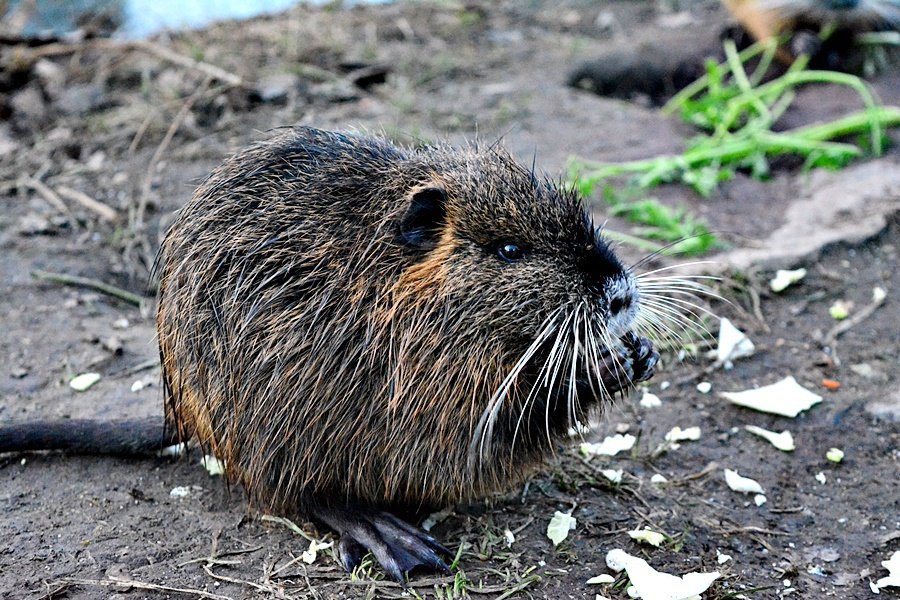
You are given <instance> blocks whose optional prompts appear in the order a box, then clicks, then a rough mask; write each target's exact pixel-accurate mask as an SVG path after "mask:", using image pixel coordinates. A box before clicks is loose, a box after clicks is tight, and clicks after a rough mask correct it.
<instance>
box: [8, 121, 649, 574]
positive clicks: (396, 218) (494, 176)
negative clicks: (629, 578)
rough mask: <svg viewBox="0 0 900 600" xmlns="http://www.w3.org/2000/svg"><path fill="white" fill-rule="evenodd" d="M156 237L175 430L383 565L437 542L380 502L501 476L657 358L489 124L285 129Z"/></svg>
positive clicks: (422, 500)
mask: <svg viewBox="0 0 900 600" xmlns="http://www.w3.org/2000/svg"><path fill="white" fill-rule="evenodd" d="M159 256H160V258H159V261H158V268H159V274H160V288H159V309H158V314H157V330H158V338H159V350H160V359H161V363H162V372H163V381H164V389H165V407H166V410H165V412H166V422H167V423H169V424H170V425H171V427H172V428H173V432H174V437H175V438H177V439H181V440H188V439H192V438H193V439H196V440H197V441H198V442H199V443H200V444H201V445H202V446H203V447H204V448H205V449H206V450H207V451H208V452H210V453H213V454H215V455H216V456H218V457H219V458H220V459H222V460H223V461H224V464H225V467H226V474H227V476H228V477H229V478H230V479H231V480H233V481H238V482H240V483H242V484H243V486H244V488H245V489H246V492H247V494H248V497H249V499H250V502H251V503H252V505H253V506H255V507H256V508H258V509H260V510H263V511H266V512H269V513H273V514H282V515H289V516H300V517H311V518H314V519H316V520H319V521H321V522H324V523H325V524H327V525H328V526H330V527H331V528H333V529H334V530H335V531H337V532H338V533H339V534H340V546H339V548H340V555H341V559H342V562H343V564H344V566H345V568H347V569H348V570H352V569H353V568H354V567H356V566H357V565H358V564H359V562H360V559H361V557H362V555H363V554H364V551H365V550H370V551H372V553H373V554H374V555H375V557H376V559H377V560H378V561H379V562H380V563H381V565H382V566H383V567H384V568H385V570H386V572H387V573H388V574H389V575H390V576H392V577H393V578H394V579H397V580H399V581H401V582H402V581H403V577H404V574H405V573H408V572H409V571H410V570H412V569H414V568H416V567H424V568H427V569H436V570H446V569H447V567H446V564H445V562H444V560H443V559H442V555H444V554H446V552H447V551H446V549H445V548H444V547H443V546H441V544H440V543H438V542H437V541H436V540H435V539H434V538H432V537H431V536H430V535H428V534H426V533H425V532H423V531H419V530H418V529H416V528H414V527H413V526H412V525H409V524H407V523H406V522H405V521H402V520H400V519H399V518H398V517H396V516H395V514H401V515H407V516H408V515H413V514H417V513H419V512H420V511H423V510H428V509H432V508H436V507H441V506H446V505H450V504H453V503H456V502H459V501H464V500H472V499H478V498H483V497H485V496H487V495H489V494H492V493H494V492H497V491H501V490H505V489H509V488H510V487H511V486H512V485H514V484H515V483H516V482H519V481H521V480H522V479H523V478H524V477H525V476H527V475H528V474H529V473H531V472H532V471H533V470H534V469H535V468H536V467H538V466H539V465H540V464H541V462H542V461H543V460H544V459H545V458H546V457H547V456H549V455H550V454H552V453H553V451H554V445H555V444H556V443H557V440H558V438H559V437H560V436H561V435H564V434H565V432H566V430H567V428H568V427H569V426H571V425H572V424H573V423H574V422H575V421H581V422H584V420H585V419H586V412H587V411H588V410H590V409H592V408H602V406H603V405H604V404H605V403H606V402H607V401H608V400H609V399H610V398H611V397H612V396H613V395H615V394H617V393H619V392H622V391H625V390H627V389H628V388H630V387H632V386H633V385H634V384H635V383H637V382H640V381H643V380H645V379H648V378H649V377H650V376H651V375H652V374H653V371H654V366H655V364H656V362H657V359H658V355H657V353H656V352H655V351H654V349H653V347H652V345H651V343H650V342H649V341H648V340H647V339H645V338H642V337H639V336H638V335H637V334H636V333H634V330H635V328H636V327H643V328H644V329H646V330H647V331H653V330H654V329H655V328H656V327H657V326H658V324H659V322H658V321H656V320H654V317H653V316H652V315H648V314H646V307H644V308H642V306H641V301H642V296H641V292H640V289H639V287H638V283H637V282H638V279H637V278H636V276H635V275H633V274H632V272H631V271H630V270H629V269H628V268H626V267H625V266H623V265H622V263H621V262H620V261H619V259H618V258H617V257H616V255H615V254H614V252H613V251H612V250H611V248H610V246H609V245H608V244H607V242H606V241H604V239H603V238H602V237H601V236H600V234H599V232H598V230H597V228H595V227H594V226H593V224H592V222H591V220H590V218H589V217H588V215H587V213H586V211H585V209H584V207H583V206H582V204H581V202H580V201H579V199H578V198H577V197H576V196H575V194H574V192H572V191H569V190H566V189H563V188H562V186H559V185H556V184H554V183H553V182H552V181H550V180H549V179H546V178H541V177H538V176H537V175H536V174H535V173H534V171H533V169H527V168H524V167H522V166H520V165H519V164H518V163H516V162H515V161H514V160H513V159H512V158H511V157H510V155H509V154H508V153H506V152H505V151H503V150H502V149H500V148H498V147H496V146H490V147H486V148H479V147H477V146H473V147H469V148H467V149H463V150H455V149H452V148H450V147H447V146H441V145H438V146H430V147H425V148H420V149H401V148H398V147H396V146H394V145H391V144H390V143H388V142H386V141H384V140H382V139H377V138H372V137H365V136H361V135H355V134H344V133H330V132H324V131H319V130H315V129H310V128H292V129H288V130H286V131H284V132H281V133H280V134H278V135H276V136H275V137H274V138H272V139H271V140H269V141H265V142H262V143H258V144H256V145H254V146H252V147H250V148H248V149H246V150H244V151H242V152H239V153H238V154H237V155H236V156H234V157H232V158H231V159H229V160H227V161H226V162H225V163H224V164H223V165H222V166H221V167H219V168H218V169H216V170H215V171H214V172H213V173H212V174H211V175H210V176H209V178H208V179H207V180H206V181H205V182H204V183H203V184H202V185H201V186H200V188H199V189H198V190H197V192H196V193H195V194H194V196H193V198H192V199H191V200H190V201H189V202H188V204H187V205H186V206H185V207H184V208H183V209H182V210H181V211H180V213H179V214H178V217H177V219H176V220H175V222H174V223H173V225H172V226H171V228H170V229H169V231H168V233H167V234H166V236H165V239H164V240H163V242H162V246H161V249H160V255H159ZM651 288H652V285H649V286H648V289H651ZM649 294H650V292H648V295H649ZM650 303H651V304H652V301H650ZM155 427H156V429H153V430H148V431H150V433H149V434H148V437H149V438H150V439H155V440H157V442H158V441H159V440H160V437H161V433H160V429H159V424H158V423H157V424H156V425H155ZM7 431H11V430H9V429H8V430H7ZM135 435H136V436H137V435H138V434H135ZM17 436H18V437H15V438H8V440H12V441H7V442H6V443H3V442H0V451H4V450H7V451H8V450H21V449H24V447H25V446H26V445H27V444H25V442H24V441H23V437H27V436H24V435H23V434H21V432H19V433H18V434H17ZM3 437H4V432H3V429H0V440H2V439H3ZM45 442H46V440H45ZM43 447H45V448H46V447H48V445H47V444H46V443H45V445H44V446H43ZM54 447H58V446H54ZM77 449H84V446H83V445H82V446H79V447H78V448H77ZM388 511H391V512H388Z"/></svg>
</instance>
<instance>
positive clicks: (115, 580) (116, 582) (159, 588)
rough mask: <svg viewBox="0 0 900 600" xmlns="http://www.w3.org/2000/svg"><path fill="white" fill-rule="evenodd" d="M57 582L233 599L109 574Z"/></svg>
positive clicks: (212, 598)
mask: <svg viewBox="0 0 900 600" xmlns="http://www.w3.org/2000/svg"><path fill="white" fill-rule="evenodd" d="M59 583H69V584H72V585H97V586H102V587H113V586H123V587H132V588H137V589H139V590H153V591H156V592H173V593H176V594H186V595H190V596H197V597H198V598H208V599H209V600H233V599H232V598H230V597H229V596H220V595H219V594H213V593H211V592H207V591H204V590H195V589H191V588H177V587H170V586H167V585H157V584H155V583H144V582H143V581H135V580H133V579H125V578H120V577H113V576H112V575H110V577H109V580H105V579H60V580H59Z"/></svg>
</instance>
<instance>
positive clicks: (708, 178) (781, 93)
mask: <svg viewBox="0 0 900 600" xmlns="http://www.w3.org/2000/svg"><path fill="white" fill-rule="evenodd" d="M725 52H726V56H727V60H726V62H724V63H722V64H715V63H709V64H707V74H706V75H705V76H704V77H702V78H700V79H698V80H697V81H696V82H694V83H692V84H691V85H689V86H688V87H686V88H685V89H684V90H682V91H681V92H679V93H678V94H677V95H676V96H675V97H674V98H672V99H671V100H670V101H669V103H668V104H667V105H666V106H665V107H664V108H663V111H664V112H666V113H674V112H678V113H679V114H680V115H681V118H682V119H683V120H685V121H686V122H688V123H691V124H693V125H694V126H696V127H698V128H699V129H701V130H702V131H703V133H701V134H700V135H698V136H696V137H694V138H693V139H691V140H690V141H689V142H688V144H687V148H686V149H685V151H684V152H683V153H682V154H678V155H669V156H659V157H656V158H651V159H646V160H637V161H631V162H625V163H595V162H589V161H585V160H581V159H572V160H570V167H569V172H570V177H571V178H572V179H573V180H574V181H575V182H576V187H577V188H578V189H579V190H580V191H581V192H582V193H583V194H586V195H590V194H591V193H593V191H594V189H595V188H596V187H597V186H598V185H599V184H601V183H603V182H605V181H606V180H608V179H609V178H611V177H616V176H621V175H632V176H634V177H635V184H636V185H637V186H638V187H640V188H650V187H653V186H656V185H659V184H661V183H666V182H678V183H682V184H685V185H688V186H690V187H691V188H693V189H694V190H695V191H696V192H697V193H698V194H700V195H701V196H704V197H707V196H709V195H710V194H711V193H712V192H713V191H714V190H715V189H716V188H717V187H718V185H719V184H720V183H721V182H723V181H727V180H728V179H730V178H731V177H733V176H734V174H735V172H736V171H738V170H741V171H747V172H749V173H750V174H751V175H752V176H753V177H755V178H757V179H764V178H766V177H768V176H769V173H770V170H769V163H770V161H771V159H773V158H776V157H781V156H799V157H801V158H803V159H804V161H805V164H804V167H805V168H807V169H811V168H816V167H818V168H826V169H838V168H840V167H843V166H845V165H846V164H848V163H849V162H851V161H853V160H855V159H857V158H860V157H862V156H864V155H866V154H870V155H873V156H878V155H880V154H881V153H882V152H883V150H884V145H885V136H884V132H885V130H886V129H888V128H891V127H897V126H900V108H897V107H891V106H881V105H879V104H878V103H877V102H876V100H875V98H874V96H873V94H872V92H871V91H870V90H869V88H868V86H867V85H866V84H865V82H863V81H862V80H861V79H860V78H858V77H855V76H853V75H848V74H846V73H837V72H833V71H818V70H808V69H807V68H806V61H805V60H803V59H802V58H801V59H798V60H797V61H795V62H794V64H793V65H792V66H791V67H790V68H789V69H788V70H787V71H786V72H785V73H784V74H783V75H781V76H779V77H776V78H774V79H772V80H770V81H767V82H765V83H763V82H762V81H763V78H764V76H765V74H766V72H767V71H768V69H769V66H770V65H771V63H772V59H773V57H774V53H775V45H774V44H773V43H770V44H756V45H754V46H751V47H750V48H748V49H747V50H744V51H743V52H741V53H738V52H737V50H736V48H735V46H734V43H733V42H730V41H728V42H726V43H725ZM757 57H758V58H759V63H758V66H757V67H756V69H755V70H754V71H753V72H752V73H748V72H747V70H746V66H747V63H748V61H750V60H753V59H756V58H757ZM814 84H837V85H843V86H847V87H850V88H851V89H853V90H855V91H856V92H857V93H858V94H859V96H860V99H861V100H862V103H863V105H864V108H863V110H861V111H859V112H855V113H852V114H849V115H846V116H844V117H841V118H838V119H836V120H834V121H831V122H829V123H821V124H814V125H807V126H803V127H797V128H794V129H789V130H786V131H774V129H773V127H774V126H775V124H776V123H777V122H778V120H779V118H780V117H781V116H782V115H783V114H784V112H785V111H786V110H787V109H788V108H789V107H790V105H791V103H792V102H793V100H794V98H795V96H796V93H797V90H798V89H799V88H800V87H802V86H807V85H814ZM853 137H863V138H864V139H865V141H863V142H857V143H850V142H836V141H833V140H835V139H838V138H853Z"/></svg>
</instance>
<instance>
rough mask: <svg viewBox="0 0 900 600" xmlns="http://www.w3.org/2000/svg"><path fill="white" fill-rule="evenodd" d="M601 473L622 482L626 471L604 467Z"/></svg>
mask: <svg viewBox="0 0 900 600" xmlns="http://www.w3.org/2000/svg"><path fill="white" fill-rule="evenodd" d="M600 474H601V475H603V476H604V477H606V478H607V479H609V480H610V481H612V482H613V483H622V475H624V474H625V471H623V470H622V469H603V470H602V471H600Z"/></svg>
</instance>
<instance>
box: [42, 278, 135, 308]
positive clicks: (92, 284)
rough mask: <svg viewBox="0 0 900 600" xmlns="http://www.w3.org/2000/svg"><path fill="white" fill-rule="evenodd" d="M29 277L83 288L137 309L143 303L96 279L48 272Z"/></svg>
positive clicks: (133, 296)
mask: <svg viewBox="0 0 900 600" xmlns="http://www.w3.org/2000/svg"><path fill="white" fill-rule="evenodd" d="M31 276H32V277H34V278H35V279H40V280H41V281H50V282H53V283H59V284H62V285H71V286H73V287H83V288H87V289H90V290H94V291H97V292H100V293H102V294H106V295H107V296H112V297H113V298H118V299H119V300H123V301H125V302H128V303H129V304H133V305H135V306H138V307H139V306H140V305H141V303H142V302H143V301H144V298H143V297H142V296H138V295H137V294H133V293H131V292H129V291H127V290H123V289H122V288H120V287H116V286H114V285H110V284H108V283H104V282H102V281H98V280H96V279H90V278H88V277H79V276H77V275H66V274H65V273H50V272H48V271H32V272H31Z"/></svg>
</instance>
